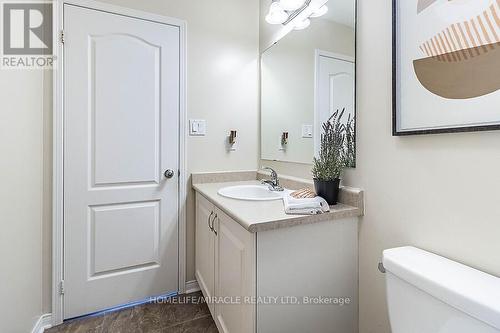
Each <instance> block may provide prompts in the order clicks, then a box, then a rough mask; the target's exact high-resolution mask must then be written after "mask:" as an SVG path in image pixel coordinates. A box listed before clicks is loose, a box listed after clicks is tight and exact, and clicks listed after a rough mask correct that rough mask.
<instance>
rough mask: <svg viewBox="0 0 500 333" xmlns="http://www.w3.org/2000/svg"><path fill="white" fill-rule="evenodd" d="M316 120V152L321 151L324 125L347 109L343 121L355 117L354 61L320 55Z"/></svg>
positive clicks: (318, 60)
mask: <svg viewBox="0 0 500 333" xmlns="http://www.w3.org/2000/svg"><path fill="white" fill-rule="evenodd" d="M317 62H318V64H317V68H316V70H317V73H316V75H317V80H318V82H317V87H316V89H318V90H317V92H316V99H317V101H316V105H317V110H316V119H315V141H314V143H315V144H314V146H315V147H314V148H315V149H314V151H315V152H316V153H317V152H318V151H319V144H320V138H321V132H322V124H323V123H324V122H326V121H327V120H328V118H330V116H331V115H332V114H333V113H334V112H335V111H337V110H340V111H342V110H343V109H344V108H345V113H344V116H343V118H342V119H343V120H344V121H347V119H348V117H349V115H350V116H351V118H352V117H354V115H355V110H354V106H355V101H354V100H355V66H354V62H353V61H349V60H345V59H339V58H334V57H333V55H332V56H326V55H319V56H318V59H317Z"/></svg>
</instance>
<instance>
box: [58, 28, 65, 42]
mask: <svg viewBox="0 0 500 333" xmlns="http://www.w3.org/2000/svg"><path fill="white" fill-rule="evenodd" d="M59 38H60V40H61V43H62V44H64V30H61V33H60V37H59Z"/></svg>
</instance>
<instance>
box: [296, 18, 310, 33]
mask: <svg viewBox="0 0 500 333" xmlns="http://www.w3.org/2000/svg"><path fill="white" fill-rule="evenodd" d="M310 25H311V20H310V19H307V18H306V19H305V20H303V21H299V22H297V23H296V24H295V27H294V29H295V30H302V29H305V28H307V27H308V26H310Z"/></svg>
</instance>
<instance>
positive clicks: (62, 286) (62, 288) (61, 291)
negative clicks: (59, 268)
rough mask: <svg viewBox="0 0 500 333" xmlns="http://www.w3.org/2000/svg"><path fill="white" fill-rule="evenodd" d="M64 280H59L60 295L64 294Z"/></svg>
mask: <svg viewBox="0 0 500 333" xmlns="http://www.w3.org/2000/svg"><path fill="white" fill-rule="evenodd" d="M64 292H65V290H64V280H61V282H59V295H64Z"/></svg>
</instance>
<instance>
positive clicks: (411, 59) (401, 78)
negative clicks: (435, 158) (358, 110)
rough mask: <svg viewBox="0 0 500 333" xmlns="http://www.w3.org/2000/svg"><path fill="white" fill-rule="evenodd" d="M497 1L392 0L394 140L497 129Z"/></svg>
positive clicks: (499, 13) (499, 73) (499, 47)
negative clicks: (411, 136) (402, 137)
mask: <svg viewBox="0 0 500 333" xmlns="http://www.w3.org/2000/svg"><path fill="white" fill-rule="evenodd" d="M499 89H500V0H393V90H394V91H393V99H394V100H393V134H394V135H409V134H430V133H443V132H458V131H480V130H493V129H500V91H499Z"/></svg>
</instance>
